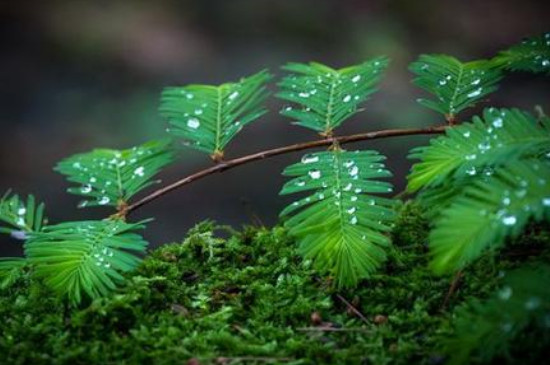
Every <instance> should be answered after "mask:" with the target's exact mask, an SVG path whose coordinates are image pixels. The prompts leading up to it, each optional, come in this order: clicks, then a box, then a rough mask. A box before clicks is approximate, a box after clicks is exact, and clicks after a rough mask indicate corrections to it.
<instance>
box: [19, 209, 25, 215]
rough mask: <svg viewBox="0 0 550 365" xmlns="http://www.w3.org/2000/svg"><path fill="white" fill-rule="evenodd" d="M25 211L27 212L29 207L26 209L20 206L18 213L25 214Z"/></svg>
mask: <svg viewBox="0 0 550 365" xmlns="http://www.w3.org/2000/svg"><path fill="white" fill-rule="evenodd" d="M25 213H27V209H25V208H19V209H18V210H17V214H19V215H24V214H25Z"/></svg>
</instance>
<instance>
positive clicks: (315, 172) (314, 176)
mask: <svg viewBox="0 0 550 365" xmlns="http://www.w3.org/2000/svg"><path fill="white" fill-rule="evenodd" d="M308 175H309V176H310V177H311V178H312V179H318V178H320V177H321V171H319V170H311V171H309V172H308Z"/></svg>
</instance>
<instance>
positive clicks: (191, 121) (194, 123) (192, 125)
mask: <svg viewBox="0 0 550 365" xmlns="http://www.w3.org/2000/svg"><path fill="white" fill-rule="evenodd" d="M200 125H201V123H200V122H199V120H198V119H197V118H191V119H189V120H188V121H187V126H188V127H189V128H192V129H197V128H199V126H200Z"/></svg>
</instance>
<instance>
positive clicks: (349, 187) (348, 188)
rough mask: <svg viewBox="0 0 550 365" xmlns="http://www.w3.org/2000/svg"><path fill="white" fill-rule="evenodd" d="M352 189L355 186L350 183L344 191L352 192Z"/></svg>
mask: <svg viewBox="0 0 550 365" xmlns="http://www.w3.org/2000/svg"><path fill="white" fill-rule="evenodd" d="M352 187H353V184H352V183H348V184H347V185H346V186H344V191H350V190H351V188H352Z"/></svg>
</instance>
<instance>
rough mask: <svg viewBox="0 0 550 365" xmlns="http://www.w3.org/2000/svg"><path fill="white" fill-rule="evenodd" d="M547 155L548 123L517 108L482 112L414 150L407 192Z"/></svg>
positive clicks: (548, 144)
mask: <svg viewBox="0 0 550 365" xmlns="http://www.w3.org/2000/svg"><path fill="white" fill-rule="evenodd" d="M547 152H550V123H548V120H541V121H539V122H537V120H536V119H535V118H534V117H533V116H531V115H530V114H528V113H525V112H522V111H520V110H517V109H511V110H508V109H501V110H498V109H494V108H488V109H485V111H484V113H483V119H482V118H479V117H474V118H473V121H472V122H471V123H463V124H461V125H459V126H456V127H454V128H448V129H447V130H446V135H445V136H441V137H438V138H435V139H432V140H431V141H430V145H429V146H426V147H417V148H415V149H413V150H412V151H411V154H410V155H409V158H414V159H420V160H421V161H420V162H419V163H416V164H415V165H414V166H413V168H412V171H411V174H410V175H409V177H408V180H409V184H408V187H407V189H408V191H410V192H414V191H417V190H418V189H420V188H422V187H434V186H438V185H440V184H442V183H443V182H444V181H446V180H447V179H448V178H450V177H452V178H454V179H457V178H461V177H462V178H463V177H467V176H475V175H480V174H490V173H491V169H490V168H491V167H493V166H496V165H499V164H501V163H506V162H508V161H510V160H513V159H517V158H519V157H521V156H530V155H542V154H544V153H547Z"/></svg>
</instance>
